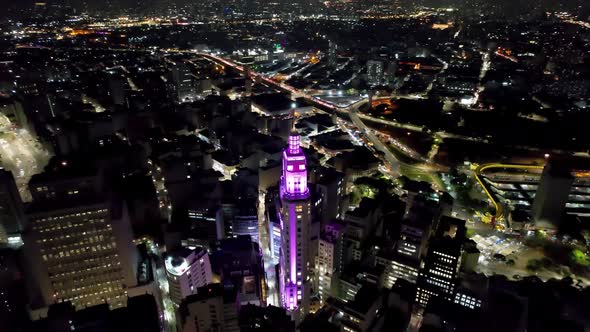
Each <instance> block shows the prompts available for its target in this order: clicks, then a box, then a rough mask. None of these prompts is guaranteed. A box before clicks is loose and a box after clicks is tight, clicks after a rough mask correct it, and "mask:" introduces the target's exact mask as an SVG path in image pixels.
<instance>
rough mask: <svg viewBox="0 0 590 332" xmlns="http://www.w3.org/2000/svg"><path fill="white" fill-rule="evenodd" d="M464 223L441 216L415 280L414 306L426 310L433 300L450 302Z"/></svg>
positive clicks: (456, 273)
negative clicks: (436, 298) (416, 304)
mask: <svg viewBox="0 0 590 332" xmlns="http://www.w3.org/2000/svg"><path fill="white" fill-rule="evenodd" d="M465 231H466V229H465V222H464V221H462V220H459V219H455V218H451V217H443V218H442V220H441V223H440V226H439V227H438V229H437V232H436V234H435V235H434V236H433V237H432V238H431V239H430V245H429V248H428V253H427V255H426V258H425V259H424V265H423V267H422V268H421V269H420V273H419V275H418V281H417V291H416V303H418V305H420V306H422V307H426V306H427V305H428V303H429V302H430V301H431V299H432V298H433V297H438V298H439V299H440V300H444V301H449V302H451V301H452V300H453V297H454V296H455V288H456V286H457V280H458V276H459V268H460V265H461V264H460V263H461V255H462V246H463V243H464V241H465Z"/></svg>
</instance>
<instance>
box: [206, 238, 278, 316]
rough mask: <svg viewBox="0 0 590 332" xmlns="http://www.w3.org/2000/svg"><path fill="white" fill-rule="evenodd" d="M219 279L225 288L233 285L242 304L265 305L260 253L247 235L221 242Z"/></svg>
mask: <svg viewBox="0 0 590 332" xmlns="http://www.w3.org/2000/svg"><path fill="white" fill-rule="evenodd" d="M217 254H221V259H220V261H221V265H222V267H221V273H220V274H221V278H222V281H223V285H224V287H225V288H229V287H230V285H233V288H234V289H236V290H237V293H238V297H239V301H240V303H242V304H247V303H250V304H255V305H259V306H263V305H265V304H266V282H265V273H264V266H263V263H262V253H261V251H260V247H259V245H258V243H257V242H253V241H252V238H251V237H250V236H248V235H244V236H238V237H236V238H231V239H225V240H222V241H221V252H220V253H217Z"/></svg>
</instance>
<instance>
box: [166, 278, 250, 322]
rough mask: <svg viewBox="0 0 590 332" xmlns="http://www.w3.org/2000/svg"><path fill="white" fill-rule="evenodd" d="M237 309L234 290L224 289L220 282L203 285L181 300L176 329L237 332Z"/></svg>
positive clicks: (237, 303) (238, 306)
mask: <svg viewBox="0 0 590 332" xmlns="http://www.w3.org/2000/svg"><path fill="white" fill-rule="evenodd" d="M239 310H240V304H239V301H238V299H237V296H236V292H235V291H233V290H226V289H224V288H223V287H222V286H221V284H210V285H207V286H203V287H201V288H199V289H198V290H197V294H195V295H191V296H189V297H187V298H186V299H184V300H183V301H182V303H181V305H180V309H179V315H177V316H178V319H177V323H178V325H179V326H178V330H179V331H183V332H201V331H217V332H239V331H240V327H239V324H238V313H239Z"/></svg>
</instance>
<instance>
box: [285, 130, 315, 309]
mask: <svg viewBox="0 0 590 332" xmlns="http://www.w3.org/2000/svg"><path fill="white" fill-rule="evenodd" d="M310 209H311V203H310V192H309V188H308V184H307V161H306V158H305V155H304V153H303V150H302V149H301V145H300V137H299V135H298V134H296V133H292V134H291V135H290V136H289V145H288V147H287V148H286V149H285V150H284V151H283V174H282V177H281V182H280V215H281V229H282V234H283V236H282V248H281V257H280V266H281V269H280V276H279V284H280V291H281V297H282V302H283V306H284V307H285V308H286V309H288V310H289V311H291V313H292V314H294V316H295V317H297V316H298V314H300V313H301V314H305V313H307V312H308V310H309V297H310V292H311V282H310V278H309V273H308V271H309V270H310V267H311V266H312V264H313V261H312V257H311V255H310V248H309V245H308V244H309V241H310V228H311V225H310V223H311V210H310Z"/></svg>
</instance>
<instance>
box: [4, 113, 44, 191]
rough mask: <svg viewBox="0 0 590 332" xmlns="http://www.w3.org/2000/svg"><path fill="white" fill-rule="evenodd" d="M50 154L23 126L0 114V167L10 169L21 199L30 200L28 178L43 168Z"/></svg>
mask: <svg viewBox="0 0 590 332" xmlns="http://www.w3.org/2000/svg"><path fill="white" fill-rule="evenodd" d="M50 158H51V154H50V153H49V152H48V151H47V150H46V149H45V148H44V147H43V146H42V145H41V144H40V143H39V142H38V141H37V140H36V139H35V138H34V137H33V136H32V135H31V133H30V132H29V131H28V130H26V129H23V128H19V127H17V126H16V125H15V124H13V123H11V122H10V120H9V119H8V118H7V117H6V116H4V115H3V114H0V167H4V168H6V169H7V170H10V171H11V172H12V174H13V176H14V179H15V182H16V185H17V187H18V190H19V193H20V196H21V198H22V199H23V201H25V202H28V201H30V200H31V193H30V192H29V189H28V184H29V180H30V179H31V177H32V176H33V175H34V174H37V173H39V172H41V171H42V170H43V167H45V165H47V163H48V162H49V159H50Z"/></svg>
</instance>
